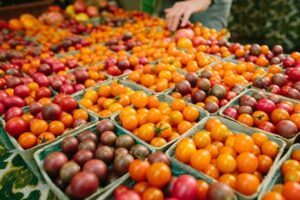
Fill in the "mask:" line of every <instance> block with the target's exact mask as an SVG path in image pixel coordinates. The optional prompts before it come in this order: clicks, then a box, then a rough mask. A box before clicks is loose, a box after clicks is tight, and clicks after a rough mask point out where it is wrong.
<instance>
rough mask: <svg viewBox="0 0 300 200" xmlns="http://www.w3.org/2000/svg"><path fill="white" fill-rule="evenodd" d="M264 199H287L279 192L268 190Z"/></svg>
mask: <svg viewBox="0 0 300 200" xmlns="http://www.w3.org/2000/svg"><path fill="white" fill-rule="evenodd" d="M262 200H285V199H284V197H283V196H282V195H281V194H280V193H277V192H266V193H265V194H264V195H263V198H262Z"/></svg>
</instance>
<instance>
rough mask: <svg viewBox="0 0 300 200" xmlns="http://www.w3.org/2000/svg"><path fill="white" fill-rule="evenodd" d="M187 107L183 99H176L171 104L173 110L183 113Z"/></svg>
mask: <svg viewBox="0 0 300 200" xmlns="http://www.w3.org/2000/svg"><path fill="white" fill-rule="evenodd" d="M185 107H186V103H185V102H184V100H182V99H175V100H174V101H173V102H172V104H171V108H172V110H177V111H183V110H184V108H185Z"/></svg>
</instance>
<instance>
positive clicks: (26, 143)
mask: <svg viewBox="0 0 300 200" xmlns="http://www.w3.org/2000/svg"><path fill="white" fill-rule="evenodd" d="M18 143H19V144H20V145H21V147H22V148H23V149H29V148H32V147H33V146H35V145H36V144H37V137H36V135H35V134H33V133H31V132H25V133H22V134H21V135H20V136H19V138H18Z"/></svg>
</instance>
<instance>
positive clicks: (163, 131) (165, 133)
mask: <svg viewBox="0 0 300 200" xmlns="http://www.w3.org/2000/svg"><path fill="white" fill-rule="evenodd" d="M155 132H156V134H157V135H158V136H160V137H163V138H169V137H170V136H171V134H172V132H173V130H172V126H171V125H170V124H169V123H167V122H160V123H158V124H157V125H156V126H155Z"/></svg>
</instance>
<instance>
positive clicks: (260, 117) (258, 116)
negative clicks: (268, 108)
mask: <svg viewBox="0 0 300 200" xmlns="http://www.w3.org/2000/svg"><path fill="white" fill-rule="evenodd" d="M252 117H253V119H254V124H255V125H256V126H257V125H258V124H260V123H262V122H267V121H269V116H268V114H267V113H265V112H263V111H259V110H258V111H255V112H253V113H252Z"/></svg>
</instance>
